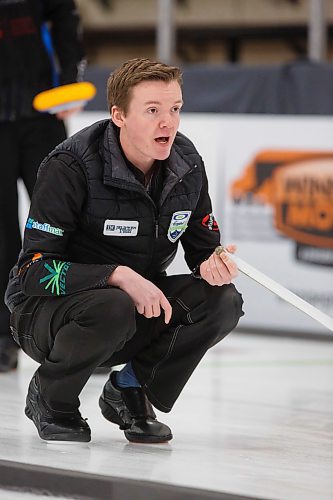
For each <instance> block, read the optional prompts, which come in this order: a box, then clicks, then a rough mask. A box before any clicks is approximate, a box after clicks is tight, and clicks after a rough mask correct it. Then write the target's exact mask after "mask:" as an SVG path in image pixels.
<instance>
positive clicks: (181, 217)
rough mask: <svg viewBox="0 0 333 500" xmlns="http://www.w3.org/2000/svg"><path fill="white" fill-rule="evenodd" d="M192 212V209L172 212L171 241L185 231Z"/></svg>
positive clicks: (169, 236) (169, 235)
mask: <svg viewBox="0 0 333 500" xmlns="http://www.w3.org/2000/svg"><path fill="white" fill-rule="evenodd" d="M191 213H192V212H191V210H180V211H179V212H174V213H173V214H172V217H171V222H170V226H169V230H168V240H169V241H171V243H174V242H175V241H177V240H178V238H180V237H181V235H182V234H183V233H184V231H185V230H186V228H187V224H188V221H189V218H190V216H191Z"/></svg>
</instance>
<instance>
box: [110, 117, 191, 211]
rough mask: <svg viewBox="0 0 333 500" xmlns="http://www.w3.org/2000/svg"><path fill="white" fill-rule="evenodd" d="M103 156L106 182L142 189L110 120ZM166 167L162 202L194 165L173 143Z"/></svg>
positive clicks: (165, 162) (125, 187) (127, 187)
mask: <svg viewBox="0 0 333 500" xmlns="http://www.w3.org/2000/svg"><path fill="white" fill-rule="evenodd" d="M102 158H103V160H104V178H103V180H104V184H106V185H112V186H117V187H121V188H123V189H131V190H135V191H138V190H140V191H142V190H143V187H142V185H141V183H140V182H139V181H138V180H137V179H136V178H135V176H134V174H133V173H132V172H131V170H130V169H129V168H128V166H127V165H126V161H125V160H124V157H123V153H122V151H121V148H120V146H119V139H118V131H117V128H116V126H115V125H114V124H113V123H112V121H111V120H110V121H109V124H108V126H107V127H106V129H105V132H104V138H103V150H102ZM163 164H164V167H165V181H164V187H163V191H162V195H161V200H160V201H161V204H162V203H163V201H164V200H165V198H166V197H167V195H168V194H169V192H170V191H171V190H172V189H173V187H174V186H175V185H176V184H177V182H179V181H180V180H181V179H182V178H183V177H184V175H186V174H187V173H188V172H189V171H190V170H191V169H192V167H193V165H191V164H190V163H189V162H188V161H186V159H185V158H184V156H182V154H181V151H180V149H179V147H177V146H176V145H175V143H174V144H173V146H172V148H171V151H170V156H169V158H168V159H167V160H165V161H164V162H163Z"/></svg>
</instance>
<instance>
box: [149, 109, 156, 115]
mask: <svg viewBox="0 0 333 500" xmlns="http://www.w3.org/2000/svg"><path fill="white" fill-rule="evenodd" d="M148 113H150V114H151V115H154V114H155V113H157V108H148Z"/></svg>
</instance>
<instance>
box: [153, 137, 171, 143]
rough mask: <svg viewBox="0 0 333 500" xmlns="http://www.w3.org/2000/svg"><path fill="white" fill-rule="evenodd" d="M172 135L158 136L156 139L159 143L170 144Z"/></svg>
mask: <svg viewBox="0 0 333 500" xmlns="http://www.w3.org/2000/svg"><path fill="white" fill-rule="evenodd" d="M169 139H170V137H156V139H155V141H156V142H158V143H159V144H168V142H169Z"/></svg>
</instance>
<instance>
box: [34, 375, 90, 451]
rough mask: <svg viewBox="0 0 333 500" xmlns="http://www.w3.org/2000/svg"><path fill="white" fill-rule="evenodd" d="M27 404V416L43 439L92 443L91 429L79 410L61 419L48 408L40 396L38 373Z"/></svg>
mask: <svg viewBox="0 0 333 500" xmlns="http://www.w3.org/2000/svg"><path fill="white" fill-rule="evenodd" d="M26 403H27V404H26V407H25V414H26V416H27V417H28V418H30V419H31V420H32V421H33V423H34V424H35V426H36V428H37V431H38V434H39V436H40V438H41V439H45V440H46V441H79V442H84V443H87V442H89V441H90V439H91V434H90V427H89V425H88V424H87V422H86V421H85V420H84V419H83V418H82V417H81V414H80V412H79V410H77V411H76V412H74V413H67V414H65V415H66V416H61V417H59V416H58V415H57V416H55V413H54V412H52V411H51V410H50V409H49V408H48V407H47V405H46V403H45V402H44V401H43V399H42V397H41V395H40V391H39V379H38V374H37V373H35V374H34V376H33V377H32V379H31V382H30V385H29V389H28V395H27V400H26Z"/></svg>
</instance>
